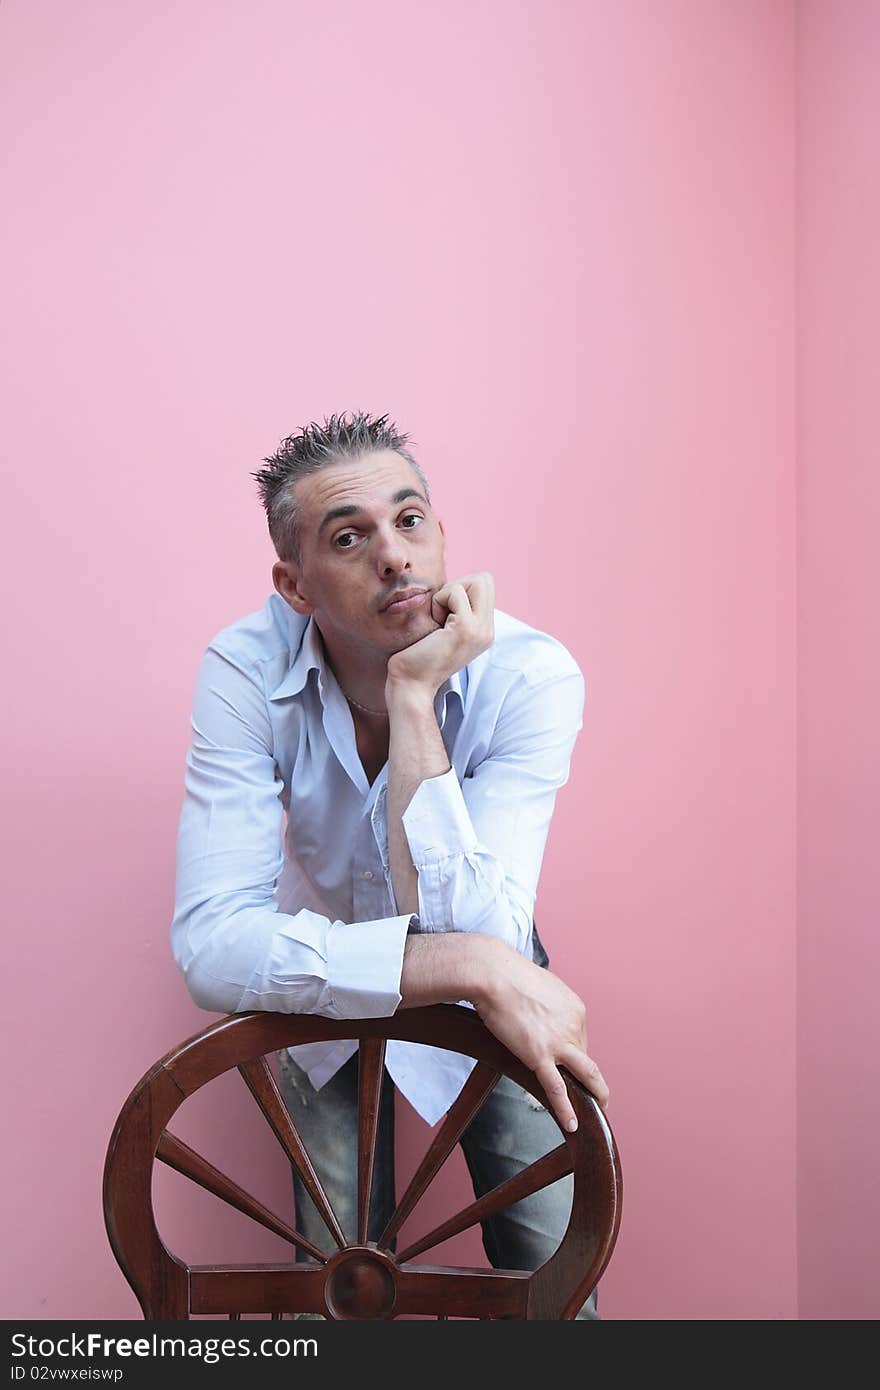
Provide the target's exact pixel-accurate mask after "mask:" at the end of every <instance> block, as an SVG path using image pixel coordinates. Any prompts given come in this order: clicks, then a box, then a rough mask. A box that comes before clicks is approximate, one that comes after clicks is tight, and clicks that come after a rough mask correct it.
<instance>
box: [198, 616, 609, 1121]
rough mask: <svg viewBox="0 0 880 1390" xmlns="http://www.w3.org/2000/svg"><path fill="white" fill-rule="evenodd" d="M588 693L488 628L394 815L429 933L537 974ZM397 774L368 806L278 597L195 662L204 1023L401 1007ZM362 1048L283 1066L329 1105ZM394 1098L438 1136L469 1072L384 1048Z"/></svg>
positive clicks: (536, 645) (554, 650)
mask: <svg viewBox="0 0 880 1390" xmlns="http://www.w3.org/2000/svg"><path fill="white" fill-rule="evenodd" d="M583 705H584V681H583V677H582V675H581V672H580V670H579V668H578V666H577V664H576V662H575V661H574V659H573V657H572V656H571V655H570V653H569V652H568V651H567V650H566V648H565V647H564V646H563V645H562V644H561V643H560V642H558V641H556V639H555V638H553V637H549V636H548V635H547V634H546V633H543V632H538V631H537V630H536V629H534V628H531V627H528V626H527V625H526V624H525V623H522V622H520V621H518V619H516V618H512V617H510V616H509V615H508V614H506V613H502V612H500V611H498V610H497V609H496V611H495V640H494V642H493V644H492V646H491V647H490V648H489V649H488V650H487V651H486V652H483V653H482V654H481V655H480V656H478V657H477V658H476V659H475V660H474V661H472V662H471V663H470V664H469V665H468V666H465V667H463V668H462V670H461V671H458V672H456V673H455V675H453V676H452V677H450V679H449V680H447V681H446V682H444V684H443V685H442V686H441V687H440V689H439V690H438V692H437V695H436V698H435V702H434V708H435V712H436V716H437V722H438V725H439V727H440V730H441V735H442V738H443V742H444V745H445V747H446V751H447V754H448V756H449V760H450V763H451V768H450V770H449V771H448V772H446V773H444V774H442V775H441V776H439V777H431V778H429V779H427V780H426V781H424V782H422V783H421V785H420V786H419V787H418V788H417V789H416V791H415V793H414V795H413V797H412V800H411V801H410V803H409V806H408V807H407V809H406V811H405V812H404V815H403V826H404V830H405V833H406V838H407V841H408V844H409V848H410V853H411V855H412V861H413V864H414V865H415V868H416V869H417V871H418V896H419V919H420V929H421V930H422V931H423V932H444V931H471V932H482V933H485V934H487V935H491V936H498V937H500V938H501V939H502V940H503V941H506V942H507V943H508V944H509V945H510V946H512V947H514V949H515V950H517V951H520V952H522V953H523V954H524V955H526V956H528V957H529V958H531V952H532V914H533V909H534V904H535V896H536V892H537V886H538V877H539V874H540V871H541V861H542V859H543V855H544V846H545V843H546V840H547V832H548V829H549V826H550V818H551V815H552V813H553V807H554V803H555V800H556V792H557V790H558V788H559V787H561V786H562V785H563V784H564V783H565V782H566V781H567V779H568V771H569V763H570V759H571V752H572V748H573V746H574V741H575V738H576V736H577V733H578V730H579V729H580V728H581V727H582V719H583ZM387 778H388V765H387V763H386V765H385V767H384V768H383V769H382V771H381V772H380V773H379V775H378V777H377V778H376V780H375V781H374V782H373V784H372V786H371V785H370V784H369V782H368V780H367V776H366V773H365V772H364V768H363V764H362V763H361V760H360V757H359V755H358V751H357V745H356V742H355V730H354V723H353V721H352V717H351V710H350V708H349V705H348V702H347V700H346V698H345V696H344V695H343V693H342V691H341V690H340V687H339V685H338V683H337V681H336V678H335V676H334V674H333V670H332V668H331V667H330V665H329V664H328V662H327V658H326V654H325V651H324V644H323V640H322V638H321V634H320V631H319V629H318V628H317V626H316V624H315V623H314V621H313V620H311V619H306V618H303V617H301V616H300V615H299V614H297V613H295V612H294V611H293V609H292V608H290V607H289V605H288V604H286V603H285V602H284V600H283V599H282V598H281V597H280V595H278V594H272V595H271V596H270V598H269V599H268V601H267V603H266V605H265V607H264V608H262V609H261V610H260V611H259V612H257V613H252V614H250V615H249V616H248V617H246V618H242V619H241V620H240V621H239V622H237V623H233V624H232V625H231V626H230V627H227V628H224V629H223V631H222V632H220V633H218V634H217V636H216V637H215V638H214V640H213V641H212V642H211V643H210V645H209V646H208V649H207V651H206V652H205V654H204V657H203V658H202V662H201V666H200V668H199V672H198V677H197V681H196V691H195V698H194V703H193V711H192V738H191V744H190V750H189V753H188V755H187V762H186V779H185V791H184V799H183V808H182V811H181V816H180V829H179V833H178V841H177V886H176V896H175V910H174V920H173V923H172V927H171V939H172V947H173V950H174V956H175V959H176V961H177V963H178V965H179V966H180V968H181V970H182V971H183V973H184V977H185V979H186V983H187V986H188V988H189V991H190V994H191V995H192V997H193V999H194V1000H195V1002H196V1004H198V1005H199V1006H200V1007H201V1008H204V1009H213V1010H216V1011H217V1012H219V1013H240V1012H244V1011H246V1010H250V1009H269V1010H276V1011H278V1012H281V1013H306V1014H308V1013H314V1014H323V1015H325V1016H327V1017H330V1018H379V1017H387V1016H388V1015H390V1014H393V1013H394V1011H395V1010H396V1008H397V1006H398V1004H399V1003H400V999H401V995H400V973H401V967H402V961H403V948H404V943H405V941H406V936H407V929H408V926H409V922H410V914H409V913H405V914H399V913H398V911H397V905H396V903H395V900H394V887H393V884H392V880H391V873H390V869H389V863H388V832H387V824H386V796H387ZM355 1048H356V1043H355V1042H353V1041H348V1042H321V1043H308V1044H305V1045H304V1046H301V1047H296V1048H291V1055H292V1056H293V1057H294V1059H295V1060H296V1061H297V1063H298V1064H299V1065H300V1066H301V1067H303V1068H304V1069H305V1071H306V1072H307V1073H308V1076H309V1079H310V1080H311V1082H312V1085H313V1086H315V1087H316V1088H320V1087H321V1086H323V1084H324V1083H325V1082H326V1081H328V1080H329V1079H330V1077H331V1076H333V1075H334V1074H335V1072H336V1071H337V1070H338V1069H339V1067H341V1066H342V1064H343V1063H344V1062H345V1061H347V1059H348V1058H349V1057H350V1056H351V1055H352V1053H353V1052H354V1051H355ZM385 1064H386V1066H387V1068H388V1072H389V1074H390V1076H391V1077H392V1079H393V1081H394V1083H395V1084H396V1085H397V1086H398V1087H399V1089H400V1090H401V1091H402V1092H403V1094H404V1095H405V1096H406V1098H407V1100H409V1102H410V1103H411V1104H412V1105H413V1106H414V1107H415V1109H416V1110H417V1111H418V1112H419V1114H420V1115H422V1116H423V1118H424V1119H425V1120H427V1122H428V1123H429V1124H436V1122H437V1120H438V1119H439V1118H440V1117H441V1116H442V1115H443V1114H445V1112H446V1111H447V1110H448V1108H449V1106H450V1105H451V1104H452V1102H453V1101H454V1100H455V1098H456V1096H457V1095H458V1093H459V1091H460V1090H461V1087H462V1086H463V1084H464V1082H465V1080H466V1079H467V1076H468V1074H469V1072H470V1070H471V1068H472V1067H473V1065H474V1064H473V1060H472V1059H471V1058H469V1057H462V1056H460V1055H459V1054H458V1053H453V1052H448V1051H445V1050H444V1049H440V1048H430V1047H427V1046H424V1045H421V1044H416V1043H407V1042H397V1041H389V1043H388V1046H387V1050H386V1054H385Z"/></svg>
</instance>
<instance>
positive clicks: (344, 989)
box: [327, 913, 410, 1018]
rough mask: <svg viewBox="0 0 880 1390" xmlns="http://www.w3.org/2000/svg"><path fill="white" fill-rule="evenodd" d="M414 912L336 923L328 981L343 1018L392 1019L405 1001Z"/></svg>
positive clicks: (330, 939) (329, 935)
mask: <svg viewBox="0 0 880 1390" xmlns="http://www.w3.org/2000/svg"><path fill="white" fill-rule="evenodd" d="M409 923H410V914H409V913H406V915H405V916H403V917H382V918H380V919H379V920H378V921H375V922H353V923H345V922H332V923H331V925H330V927H329V929H328V931H327V984H328V985H329V987H330V996H331V999H332V1001H333V1005H334V1007H335V1008H336V1009H337V1010H338V1014H339V1017H340V1018H388V1017H389V1016H390V1015H391V1014H393V1013H394V1011H395V1009H396V1008H397V1006H398V1004H399V1003H400V1001H401V999H402V997H403V996H402V995H401V993H400V974H401V971H402V969H403V948H404V945H405V943H406V936H407V930H408V928H409Z"/></svg>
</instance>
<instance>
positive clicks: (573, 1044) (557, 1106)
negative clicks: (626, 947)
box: [400, 932, 609, 1132]
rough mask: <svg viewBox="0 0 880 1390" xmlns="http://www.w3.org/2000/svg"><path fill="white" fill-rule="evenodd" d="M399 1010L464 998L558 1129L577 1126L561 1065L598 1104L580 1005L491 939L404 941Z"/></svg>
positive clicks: (604, 1094) (449, 936)
mask: <svg viewBox="0 0 880 1390" xmlns="http://www.w3.org/2000/svg"><path fill="white" fill-rule="evenodd" d="M400 991H401V994H402V996H403V999H402V1005H401V1007H402V1008H414V1007H418V1006H419V1005H422V1004H440V1003H456V1002H457V1001H458V1000H460V999H468V1000H469V1001H470V1002H471V1003H472V1004H473V1005H474V1007H475V1009H476V1011H477V1013H478V1014H479V1015H480V1018H481V1019H482V1020H483V1022H484V1023H485V1025H486V1027H487V1028H488V1029H489V1031H490V1032H491V1033H494V1034H495V1037H496V1038H498V1040H499V1041H500V1042H502V1043H504V1046H505V1047H506V1048H508V1049H509V1051H511V1052H512V1053H513V1054H514V1055H515V1056H516V1057H518V1058H519V1059H520V1061H521V1062H524V1063H525V1065H526V1066H527V1067H529V1068H531V1070H532V1071H533V1072H534V1073H535V1075H536V1076H537V1078H538V1080H539V1081H540V1083H541V1085H542V1086H543V1087H544V1090H545V1091H546V1093H547V1099H548V1100H549V1102H550V1107H551V1109H552V1110H553V1113H554V1115H555V1116H556V1118H557V1120H558V1121H559V1123H560V1125H561V1126H562V1128H563V1129H565V1130H568V1131H569V1132H570V1131H571V1130H572V1129H573V1128H574V1129H576V1128H577V1121H576V1118H575V1113H574V1110H573V1109H572V1106H571V1102H570V1100H569V1099H568V1092H567V1090H566V1087H565V1082H564V1081H563V1079H562V1076H561V1075H560V1072H559V1067H560V1066H564V1067H566V1068H567V1069H568V1071H570V1072H571V1074H572V1076H575V1077H577V1079H578V1081H580V1082H581V1083H582V1085H584V1086H585V1087H586V1088H587V1090H588V1091H590V1092H592V1094H593V1095H594V1096H595V1097H596V1100H597V1101H598V1102H599V1104H600V1105H601V1106H602V1107H603V1109H604V1107H605V1106H606V1105H607V1104H608V1098H609V1091H608V1087H607V1085H606V1084H605V1078H604V1077H603V1075H602V1073H601V1072H600V1070H599V1068H598V1067H597V1066H596V1063H595V1062H594V1061H593V1060H592V1058H591V1057H590V1056H589V1055H588V1053H587V1025H586V1009H585V1008H584V1004H583V1001H582V1000H581V999H580V998H579V997H578V995H576V994H575V993H574V991H573V990H571V989H569V987H568V985H566V984H564V983H563V982H562V980H560V979H559V976H558V975H554V974H552V973H551V971H549V970H543V969H541V967H540V966H538V965H534V964H532V962H531V961H528V960H526V959H525V957H524V956H521V955H519V954H518V952H516V951H514V950H513V949H512V948H511V947H510V946H507V945H505V943H504V942H503V941H499V940H498V939H497V938H496V937H491V936H483V935H482V934H476V933H463V932H446V933H444V934H442V935H435V936H411V937H409V938H408V939H407V943H406V946H405V948H404V953H403V971H402V973H401V979H400Z"/></svg>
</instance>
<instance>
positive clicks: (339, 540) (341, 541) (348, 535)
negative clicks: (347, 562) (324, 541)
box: [333, 531, 355, 550]
mask: <svg viewBox="0 0 880 1390" xmlns="http://www.w3.org/2000/svg"><path fill="white" fill-rule="evenodd" d="M354 540H355V534H354V531H340V533H339V535H338V536H337V537H336V539H335V541H334V542H333V544H334V545H336V546H338V547H339V549H340V550H351V546H350V545H347V544H345V542H347V541H352V542H354Z"/></svg>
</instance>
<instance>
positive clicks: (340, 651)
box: [315, 623, 388, 729]
mask: <svg viewBox="0 0 880 1390" xmlns="http://www.w3.org/2000/svg"><path fill="white" fill-rule="evenodd" d="M315 628H316V630H317V633H318V638H319V640H320V642H321V643H322V645H323V648H324V658H325V660H326V662H327V665H328V666H329V667H330V669H331V671H332V672H333V674H334V676H335V677H336V683H337V685H338V686H339V688H340V690H341V691H342V693H343V695H344V696H345V697H346V699H347V700H348V701H349V704H350V705H352V706H353V708H352V715H359V714H363V716H364V718H363V721H362V722H363V723H364V725H365V727H366V728H370V729H372V728H373V727H374V726H375V724H376V719H375V716H376V715H378V714H384V713H385V681H386V679H387V676H388V657H387V656H384V655H383V654H381V653H378V654H377V653H376V652H375V651H371V650H368V649H366V648H365V647H362V646H358V647H353V646H351V645H350V644H348V643H346V642H344V641H340V640H339V638H338V637H337V636H336V635H335V634H333V633H330V634H327V635H325V634H324V633H323V632H322V631H321V629H320V628H319V627H318V624H317V623H315ZM360 722H361V721H360V720H358V719H355V723H360Z"/></svg>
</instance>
